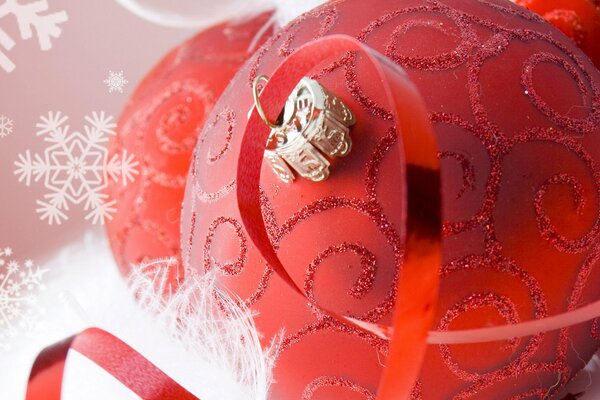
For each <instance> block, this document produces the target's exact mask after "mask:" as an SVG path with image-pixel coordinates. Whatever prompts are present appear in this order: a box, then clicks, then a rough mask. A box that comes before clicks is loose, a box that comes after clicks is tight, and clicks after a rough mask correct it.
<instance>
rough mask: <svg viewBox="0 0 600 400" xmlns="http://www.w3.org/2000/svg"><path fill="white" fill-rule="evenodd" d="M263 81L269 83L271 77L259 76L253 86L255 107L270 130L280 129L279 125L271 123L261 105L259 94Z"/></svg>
mask: <svg viewBox="0 0 600 400" xmlns="http://www.w3.org/2000/svg"><path fill="white" fill-rule="evenodd" d="M261 81H265V82H269V77H268V76H266V75H264V74H263V75H258V76H257V77H256V78H255V79H254V83H253V84H252V96H253V97H254V107H256V111H257V112H258V115H259V116H260V119H262V120H263V122H264V123H265V124H267V126H268V127H269V128H271V129H276V128H279V125H277V124H276V123H273V122H271V121H269V118H267V116H266V114H265V110H263V108H262V106H261V104H260V93H259V92H258V84H259V83H260V82H261Z"/></svg>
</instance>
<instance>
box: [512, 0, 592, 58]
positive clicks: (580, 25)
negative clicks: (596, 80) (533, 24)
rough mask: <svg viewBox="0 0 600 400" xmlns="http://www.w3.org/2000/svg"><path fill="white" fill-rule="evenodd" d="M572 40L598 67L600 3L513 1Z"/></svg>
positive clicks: (583, 0)
mask: <svg viewBox="0 0 600 400" xmlns="http://www.w3.org/2000/svg"><path fill="white" fill-rule="evenodd" d="M516 3H517V4H520V5H522V6H523V7H527V8H528V9H530V10H531V11H534V12H536V13H538V14H540V15H541V16H542V17H543V18H544V19H546V20H547V21H548V22H550V23H551V24H552V25H554V26H556V27H557V28H558V29H560V30H561V31H562V32H563V33H564V34H565V35H567V36H568V37H570V38H571V39H573V41H575V43H577V46H579V47H580V48H581V49H582V50H583V51H584V52H585V53H586V54H587V55H588V56H589V57H590V58H591V59H592V61H593V62H594V63H595V64H596V66H597V67H599V68H600V46H599V45H598V43H600V3H599V2H598V1H597V0H516Z"/></svg>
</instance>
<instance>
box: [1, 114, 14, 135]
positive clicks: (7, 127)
mask: <svg viewBox="0 0 600 400" xmlns="http://www.w3.org/2000/svg"><path fill="white" fill-rule="evenodd" d="M12 131H13V121H12V119H9V118H8V117H7V116H5V115H0V138H5V137H7V136H8V135H10V134H11V133H12Z"/></svg>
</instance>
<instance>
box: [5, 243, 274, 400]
mask: <svg viewBox="0 0 600 400" xmlns="http://www.w3.org/2000/svg"><path fill="white" fill-rule="evenodd" d="M171 262H172V261H169V260H165V261H163V262H157V263H154V265H152V266H150V267H151V268H152V270H153V271H154V273H153V274H152V275H149V274H147V269H148V267H149V266H145V267H142V268H141V269H137V270H136V272H135V273H134V274H133V275H132V277H131V279H130V285H131V286H130V287H128V286H127V284H126V283H125V282H124V280H123V278H121V277H120V275H119V274H118V272H116V271H117V268H116V265H115V264H114V261H113V258H112V255H111V253H110V250H109V249H108V245H107V244H106V241H105V239H104V238H103V237H99V236H88V237H87V239H86V240H85V241H84V242H83V243H78V244H75V245H73V246H71V247H70V248H68V249H66V250H65V251H63V252H61V254H59V255H57V256H56V257H54V258H53V259H52V260H51V261H50V262H48V263H46V264H45V265H44V267H45V268H49V269H51V274H52V276H50V278H51V279H50V280H49V281H48V282H47V285H46V286H47V290H46V292H45V294H44V295H43V297H42V298H41V300H42V302H44V303H45V304H46V307H45V308H46V312H47V313H46V317H45V321H43V324H44V330H43V331H41V332H40V333H39V334H38V335H36V336H34V337H32V338H29V339H27V340H22V341H20V342H17V341H15V342H14V343H12V344H13V349H12V352H11V353H10V354H6V357H0V381H1V382H0V385H2V394H3V395H6V396H8V397H6V398H14V399H18V398H24V393H25V387H26V382H27V378H28V374H29V370H30V368H31V365H32V363H33V360H34V359H35V356H36V355H37V353H38V352H39V351H40V350H41V349H43V348H44V347H46V346H48V345H51V344H53V343H55V342H57V341H59V340H61V339H63V338H65V337H68V336H70V335H72V334H74V333H76V332H79V331H81V330H83V329H85V328H87V327H89V326H96V327H100V328H103V329H105V330H107V331H109V332H111V333H113V334H114V335H116V336H117V337H119V338H120V339H122V340H124V341H125V342H126V343H128V344H129V345H130V346H132V347H133V348H134V349H136V350H137V351H138V352H140V353H141V354H142V355H144V356H145V357H146V358H147V359H149V360H150V361H151V362H153V363H154V364H155V365H157V366H158V367H159V368H160V369H162V370H163V371H164V372H165V373H167V374H168V375H169V376H171V377H172V378H173V379H175V380H176V381H177V382H178V383H180V384H181V385H182V386H184V387H185V388H186V389H188V390H189V391H190V392H192V393H193V394H195V395H196V396H197V397H199V398H201V399H203V400H239V399H249V400H264V399H266V398H267V395H268V390H269V385H270V383H271V370H272V363H273V359H274V356H275V351H276V345H273V346H271V347H270V348H268V349H266V350H265V351H264V350H263V349H262V348H261V344H260V341H259V334H258V332H257V331H256V328H255V326H254V324H253V321H252V317H251V315H250V312H249V311H248V310H247V309H245V308H243V307H240V306H239V305H238V302H236V301H235V300H234V299H233V298H232V297H231V296H229V295H228V294H226V293H224V292H222V291H219V290H218V289H217V288H216V287H215V281H214V276H212V275H210V274H209V275H205V276H203V277H193V278H191V279H188V280H186V283H185V284H183V286H182V287H181V288H180V289H179V290H177V292H175V293H172V294H171V295H168V296H166V297H165V296H162V294H164V293H165V292H168V288H167V287H166V286H165V285H166V284H165V282H166V281H165V276H166V275H165V274H166V268H168V267H169V264H170V263H171ZM134 293H135V295H136V296H137V297H134V296H133V294H134ZM215 293H216V294H217V297H215V296H213V295H212V294H215ZM134 298H137V299H138V300H137V301H136V300H134ZM217 299H219V302H220V305H221V306H222V307H223V309H224V310H225V311H226V313H227V316H226V315H224V313H223V311H221V308H220V307H219V303H218V302H217ZM70 359H71V357H69V360H68V362H67V369H68V371H67V372H68V373H67V374H66V376H67V377H69V379H68V381H67V382H66V384H67V385H81V386H82V387H81V388H74V387H70V388H66V389H67V390H68V392H71V393H86V391H85V390H86V389H87V390H89V387H88V386H87V382H89V377H86V376H83V375H82V374H85V373H88V372H89V369H78V370H73V369H71V370H69V365H70V363H69V361H70ZM5 379H6V380H5ZM79 389H80V390H79ZM102 390H103V389H102V388H100V387H99V388H96V387H95V388H94V391H95V392H100V393H101V392H102ZM105 391H106V393H111V392H112V390H111V389H110V388H105ZM2 398H5V397H4V396H2ZM65 398H66V399H68V398H67V397H65Z"/></svg>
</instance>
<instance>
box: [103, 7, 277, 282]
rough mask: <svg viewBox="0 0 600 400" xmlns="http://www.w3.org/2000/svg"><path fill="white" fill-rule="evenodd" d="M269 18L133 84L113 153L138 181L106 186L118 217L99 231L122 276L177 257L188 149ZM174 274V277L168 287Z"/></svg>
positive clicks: (196, 42)
mask: <svg viewBox="0 0 600 400" xmlns="http://www.w3.org/2000/svg"><path fill="white" fill-rule="evenodd" d="M268 20H269V15H268V14H264V15H261V16H259V17H256V18H254V19H252V20H250V21H247V22H244V23H242V24H238V25H234V24H229V23H226V24H222V25H219V26H216V27H214V28H211V29H208V30H206V31H204V32H201V33H199V34H198V35H196V36H195V37H193V38H192V39H190V40H188V41H187V42H185V43H184V44H182V45H181V46H179V47H177V48H176V49H174V50H172V51H171V52H170V53H169V54H167V55H166V56H165V57H164V59H163V60H162V61H161V62H160V63H159V64H158V65H157V66H156V67H154V69H152V71H150V73H149V74H148V75H147V76H146V78H145V79H144V80H143V81H142V82H141V83H140V85H139V87H138V88H137V90H136V91H135V93H134V95H133V96H132V98H131V99H130V100H129V103H128V104H127V106H126V108H125V110H124V111H123V113H122V115H121V117H120V119H119V123H118V131H117V136H116V138H115V139H114V140H112V141H111V143H110V146H109V149H110V153H111V155H109V157H112V154H120V153H121V152H122V151H123V150H127V152H128V153H129V154H132V153H133V154H134V155H135V157H136V159H137V160H138V161H140V164H141V165H140V167H139V169H140V170H141V174H140V175H138V176H137V178H136V180H135V182H133V183H131V184H129V185H127V186H125V187H123V186H121V185H120V184H114V183H113V184H112V185H111V186H110V187H109V191H110V193H111V198H112V199H115V200H117V204H116V208H117V209H118V211H117V212H116V214H115V215H114V219H113V220H112V221H108V222H107V224H106V229H107V232H108V237H109V239H110V244H111V246H112V249H113V252H114V254H115V257H116V259H117V262H118V264H119V266H120V268H121V272H122V273H123V274H124V275H127V274H128V273H129V271H130V268H131V264H132V263H134V264H137V263H140V262H142V261H146V260H150V259H155V258H160V257H179V237H180V234H179V225H180V213H181V203H182V201H183V194H184V185H185V180H186V176H187V172H188V169H189V166H190V161H191V157H192V150H193V149H194V146H195V144H196V141H197V139H198V135H199V133H200V130H201V129H202V126H203V125H204V123H206V121H207V119H206V118H207V116H208V115H209V113H210V111H211V110H212V107H213V105H214V103H215V102H216V100H217V99H218V98H219V96H220V94H221V93H222V91H223V90H224V89H225V87H226V86H227V84H228V83H229V81H230V80H231V78H232V77H233V75H234V74H235V73H236V72H237V71H238V69H239V67H240V66H241V65H242V63H243V62H244V61H246V59H247V58H248V57H249V56H250V54H251V49H250V45H251V43H252V42H253V41H254V40H256V41H257V45H260V44H261V43H262V42H263V41H264V40H265V39H266V37H268V35H269V32H270V31H271V29H267V30H266V32H264V34H263V35H261V36H259V37H257V32H258V31H259V30H260V29H261V28H263V27H264V26H265V24H266V23H267V21H268ZM180 272H181V271H176V270H174V271H173V280H176V277H177V276H179V275H180Z"/></svg>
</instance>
